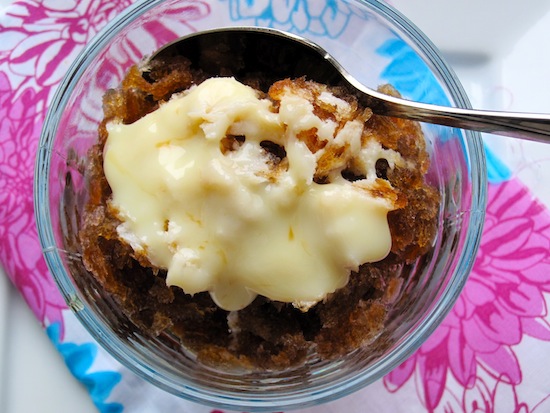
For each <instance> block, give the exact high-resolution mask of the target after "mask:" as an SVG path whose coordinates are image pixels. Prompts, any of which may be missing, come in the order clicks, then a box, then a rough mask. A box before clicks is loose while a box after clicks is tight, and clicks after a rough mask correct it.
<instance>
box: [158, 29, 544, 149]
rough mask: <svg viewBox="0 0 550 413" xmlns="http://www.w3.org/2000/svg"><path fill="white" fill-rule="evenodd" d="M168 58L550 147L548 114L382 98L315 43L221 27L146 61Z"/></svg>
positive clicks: (213, 71) (212, 72)
mask: <svg viewBox="0 0 550 413" xmlns="http://www.w3.org/2000/svg"><path fill="white" fill-rule="evenodd" d="M168 55H180V56H185V57H187V58H188V59H189V60H190V61H191V62H192V64H193V65H195V67H196V68H200V69H202V70H204V71H205V72H206V73H208V74H209V75H211V76H219V75H223V74H224V73H231V74H232V75H234V76H235V77H237V78H242V77H246V76H249V75H251V74H255V73H261V74H262V76H263V77H264V79H265V80H266V83H267V84H271V83H273V82H275V81H277V80H280V79H284V78H298V77H302V76H305V77H306V78H308V79H310V80H314V81H316V82H319V83H324V84H327V85H330V86H346V87H347V88H348V89H350V90H352V91H354V92H356V94H357V96H358V98H359V101H360V102H361V103H362V104H363V105H364V106H368V107H370V108H371V109H372V111H373V112H374V113H376V114H378V115H384V116H393V117H398V118H404V119H410V120H416V121H421V122H426V123H433V124H438V125H445V126H451V127H457V128H461V129H469V130H474V131H478V132H486V133H493V134H497V135H505V136H511V137H515V138H521V139H527V140H533V141H539V142H544V143H550V115H544V114H531V113H511V112H495V111H482V110H473V109H463V108H453V107H446V106H437V105H431V104H425V103H419V102H413V101H410V100H405V99H401V98H397V97H394V96H388V95H385V94H383V93H380V92H378V91H376V90H373V89H371V88H369V87H367V86H365V85H363V84H361V83H360V82H359V81H357V80H356V79H355V78H354V77H353V76H352V75H351V74H350V73H348V72H347V71H346V69H345V68H344V67H343V66H342V65H341V64H340V63H339V62H338V61H337V60H336V59H334V58H333V57H332V56H331V55H330V54H329V53H328V52H327V51H326V50H324V49H323V48H322V47H321V46H319V45H318V44H316V43H314V42H312V41H310V40H308V39H306V38H304V37H301V36H298V35H296V34H291V33H287V32H283V31H280V30H276V29H271V28H264V27H226V28H219V29H212V30H207V31H202V32H197V33H193V34H190V35H188V36H184V37H182V38H180V39H177V40H175V41H173V42H171V43H169V44H167V45H166V46H164V47H163V48H162V49H160V50H159V51H158V52H157V53H155V54H154V55H152V56H151V59H152V60H155V59H162V58H163V57H165V56H168Z"/></svg>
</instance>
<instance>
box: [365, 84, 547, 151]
mask: <svg viewBox="0 0 550 413" xmlns="http://www.w3.org/2000/svg"><path fill="white" fill-rule="evenodd" d="M369 95H371V91H369ZM369 103H370V104H371V107H372V108H373V111H374V112H375V113H378V114H380V115H387V116H395V117H398V118H405V119H411V120H417V121H420V122H427V123H435V124H438V125H445V126H452V127H457V128H461V129H469V130H475V131H478V132H486V133H493V134H496V135H504V136H510V137H514V138H521V139H527V140H531V141H536V142H543V143H550V115H548V114H535V113H514V112H497V111H488V110H475V109H462V108H452V107H446V106H437V105H429V104H425V103H418V102H412V101H409V100H405V99H399V98H394V97H392V96H386V95H382V94H380V97H378V92H375V94H374V96H373V95H371V100H370V101H369Z"/></svg>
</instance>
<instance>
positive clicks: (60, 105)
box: [33, 0, 487, 412]
mask: <svg viewBox="0 0 550 413" xmlns="http://www.w3.org/2000/svg"><path fill="white" fill-rule="evenodd" d="M165 1H166V0H144V1H141V2H136V3H134V4H133V5H131V6H130V7H128V8H127V9H125V10H124V11H123V12H121V13H120V14H118V15H117V16H116V17H115V18H114V19H113V20H111V21H110V22H109V23H108V24H107V25H106V26H105V27H104V28H103V29H102V30H101V31H100V32H99V33H98V34H97V35H96V36H95V37H94V39H93V40H92V41H91V42H90V43H88V44H87V45H86V46H85V47H84V48H83V49H82V51H81V52H80V54H79V55H78V57H77V58H76V60H75V61H74V62H73V63H72V64H71V65H70V67H69V69H68V70H67V74H66V75H65V77H64V78H63V80H62V81H61V83H60V84H59V87H58V88H57V90H56V92H55V94H54V96H53V99H52V101H51V103H50V107H49V110H48V113H47V115H46V118H45V120H44V126H43V128H42V133H41V136H40V141H39V147H38V152H37V158H36V163H35V178H34V188H33V191H34V211H35V217H36V225H37V229H38V236H39V240H40V244H41V245H42V250H43V255H44V257H45V260H46V264H47V267H48V269H49V271H50V273H51V274H52V276H53V278H54V280H55V282H56V284H57V285H58V288H59V289H60V291H61V293H62V295H63V297H64V298H65V300H66V302H67V304H68V306H69V307H70V308H72V309H73V310H74V313H75V314H76V317H77V318H78V320H79V321H80V323H81V324H82V325H83V326H84V327H85V328H86V329H87V330H88V332H90V333H91V335H92V337H93V338H94V339H95V340H96V341H97V342H98V343H99V344H100V345H101V346H102V347H103V348H104V349H106V350H107V352H108V353H109V354H110V355H111V356H113V357H114V358H115V359H116V360H117V361H118V362H119V363H121V364H122V365H123V366H125V367H126V368H128V369H129V370H131V371H133V372H134V373H136V374H137V375H138V376H140V377H142V378H146V379H147V380H148V381H150V382H152V383H153V384H155V385H156V386H158V387H160V388H162V389H164V390H165V391H168V392H170V393H173V394H176V395H178V396H180V397H182V398H185V399H187V400H190V401H193V402H197V403H202V404H208V405H211V406H213V407H217V408H222V409H236V408H241V409H248V410H253V411H266V412H268V411H272V410H273V409H295V408H303V407H307V406H312V405H318V404H321V403H325V402H328V401H333V400H335V399H338V398H341V397H343V396H346V395H349V394H351V393H353V392H355V391H357V390H359V389H361V388H363V387H365V386H366V385H368V384H371V383H372V382H374V381H375V380H377V379H378V378H380V377H383V376H384V375H386V374H387V373H389V372H390V371H391V370H393V369H394V368H395V367H397V366H398V365H399V364H400V363H401V362H403V361H404V360H405V359H406V358H408V357H409V356H410V355H412V353H413V352H414V351H416V350H417V349H418V348H419V347H420V345H421V344H422V342H424V341H425V339H427V337H428V336H429V335H430V334H431V333H432V332H433V331H434V330H435V329H436V328H437V327H438V326H439V324H440V323H441V321H443V319H444V318H445V316H446V315H447V314H448V313H449V311H450V310H451V308H452V307H453V305H454V303H455V302H456V300H457V299H458V296H459V295H460V293H461V291H462V289H463V287H464V285H465V283H466V281H467V278H468V274H469V273H470V271H471V269H472V267H473V264H474V261H475V256H476V252H477V249H478V247H479V244H480V240H481V234H482V227H483V222H484V217H485V207H486V202H487V199H486V198H487V194H486V189H485V188H486V186H487V179H486V164H485V154H484V149H483V145H482V141H481V136H480V134H479V133H477V132H472V131H464V133H465V135H466V136H465V137H464V138H463V141H464V144H465V146H466V147H467V148H468V149H467V151H466V154H467V155H468V156H470V161H471V162H470V165H469V167H470V170H471V172H470V177H471V178H472V181H471V185H472V193H471V196H472V200H471V205H472V210H471V211H470V214H469V217H468V222H469V224H468V228H467V231H466V236H465V238H466V239H467V242H465V248H463V250H462V251H461V253H460V254H459V256H458V257H457V261H458V266H457V268H456V269H455V271H454V272H455V274H454V275H453V277H452V278H451V280H450V282H449V283H448V284H447V285H446V286H445V288H444V289H443V291H442V293H441V295H442V296H446V297H447V300H441V301H439V302H438V303H437V304H436V305H435V306H434V307H433V309H432V312H431V313H430V314H429V315H428V316H427V317H426V319H425V320H424V322H423V323H422V325H420V326H419V327H418V329H417V331H416V332H415V334H414V337H413V336H410V337H407V339H406V340H404V341H403V342H401V343H399V344H398V345H397V346H396V347H395V349H394V351H393V352H392V353H391V354H390V355H389V357H387V358H385V359H384V360H382V361H377V362H376V363H374V364H373V365H372V366H370V367H369V370H374V374H373V375H372V376H371V377H370V378H369V379H368V380H367V379H365V377H364V375H358V376H356V377H351V378H348V379H347V380H343V381H341V382H340V383H339V386H338V388H337V389H336V390H330V389H329V390H327V389H323V390H322V391H319V392H311V391H310V392H308V393H302V392H301V393H300V394H299V395H298V396H294V395H291V396H285V397H282V398H281V397H278V398H277V399H276V400H264V399H258V398H256V397H254V396H257V395H252V396H249V395H247V394H246V395H243V394H240V395H239V394H234V395H233V396H230V397H228V396H224V395H212V394H210V393H209V392H208V389H207V388H198V389H197V388H193V387H190V386H189V385H181V386H180V388H179V389H174V388H173V383H171V382H170V383H168V382H167V381H166V380H163V379H161V378H159V377H157V375H156V374H155V372H154V371H153V372H152V371H151V369H150V368H148V367H147V366H146V365H145V364H138V363H136V360H134V359H132V358H131V357H128V354H127V350H126V349H125V348H124V346H123V345H122V343H121V342H119V341H120V340H116V341H115V340H111V339H110V337H109V336H108V335H107V334H105V332H108V331H109V329H108V328H106V327H105V325H104V324H103V323H102V321H101V320H98V317H97V315H96V314H94V313H93V312H92V311H91V310H90V309H88V308H87V307H85V306H84V305H83V304H82V302H81V299H80V298H79V296H78V293H77V292H76V291H77V290H76V289H75V287H74V286H73V285H72V283H71V282H70V276H69V275H68V274H67V273H66V271H65V269H64V265H63V261H62V259H61V256H60V255H59V253H58V251H57V249H56V246H55V245H56V244H55V238H54V233H53V229H52V228H51V225H50V223H51V222H50V216H51V215H50V204H49V199H50V194H49V175H50V162H49V157H50V155H51V154H52V144H53V140H54V138H55V136H56V135H57V126H58V125H59V121H60V120H61V117H62V115H63V109H64V108H65V107H66V106H67V104H68V100H69V97H70V93H68V92H70V91H71V90H72V89H73V88H74V86H75V85H76V84H77V82H78V80H79V79H80V78H81V77H82V75H83V74H84V72H85V70H86V69H87V67H88V65H89V63H90V62H91V61H93V59H94V58H95V57H96V56H97V55H98V54H99V53H100V51H101V50H102V49H103V48H104V46H106V45H107V43H108V42H109V41H110V40H111V39H112V38H113V37H114V36H115V35H116V34H118V32H119V31H120V30H122V28H123V27H124V26H125V25H126V23H129V22H131V21H132V20H133V19H134V18H136V17H139V16H140V15H142V14H144V13H146V12H147V11H149V10H150V9H152V8H154V7H156V6H158V5H160V4H162V3H164V2H165ZM355 1H357V2H358V3H361V4H362V5H364V6H366V7H367V8H368V9H370V10H371V11H372V12H373V13H375V14H376V15H377V16H378V15H380V16H381V17H382V18H383V19H385V20H388V21H391V22H392V23H393V24H394V25H396V26H397V27H398V28H399V29H400V30H401V31H402V32H403V33H405V34H406V35H407V36H409V37H410V38H411V39H412V40H414V41H415V46H416V47H417V48H418V50H419V51H420V52H421V53H422V54H423V55H424V56H426V58H427V59H428V60H427V61H426V63H427V64H430V68H431V69H432V70H433V71H435V72H437V73H438V74H439V75H440V76H441V77H442V79H443V80H444V82H445V86H446V88H447V89H448V93H449V94H450V95H451V96H452V98H453V100H454V102H455V104H456V105H457V106H461V107H465V108H470V107H471V105H470V102H469V100H468V98H467V95H466V93H465V91H464V89H463V87H462V85H461V84H460V82H459V80H458V78H457V77H456V75H455V74H454V71H453V70H452V69H451V67H450V66H449V65H448V64H447V63H446V62H445V60H444V59H443V57H442V56H441V54H440V53H439V51H438V49H437V48H436V47H435V45H434V44H433V43H432V42H431V41H430V40H429V39H428V38H427V37H426V35H424V34H423V33H422V32H421V31H420V30H419V29H418V28H417V27H416V26H415V25H414V24H413V23H412V22H411V21H410V20H408V19H407V18H406V17H405V16H403V15H402V14H401V13H400V12H398V11H397V10H395V9H394V8H393V7H391V6H389V5H387V4H385V3H383V2H381V1H379V0H355ZM50 125H54V126H55V127H53V128H52V127H50ZM59 270H61V271H62V273H64V275H62V276H59V275H58V273H57V271H59ZM450 292H453V293H452V294H450ZM92 327H95V328H92ZM98 328H99V330H98ZM171 384H172V385H171ZM243 396H244V397H243Z"/></svg>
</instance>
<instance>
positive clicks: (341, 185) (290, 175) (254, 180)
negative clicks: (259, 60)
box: [104, 78, 402, 310]
mask: <svg viewBox="0 0 550 413" xmlns="http://www.w3.org/2000/svg"><path fill="white" fill-rule="evenodd" d="M320 99H322V100H323V102H325V103H328V104H332V105H333V106H334V107H335V108H336V110H338V111H342V110H344V111H345V110H348V109H349V104H348V103H347V102H345V101H343V100H341V99H339V98H337V97H335V96H333V95H332V94H329V93H327V92H323V94H322V95H321V96H320ZM346 105H347V106H346ZM346 108H348V109H346ZM336 127H337V125H336V123H335V122H334V121H329V120H322V119H320V118H319V117H317V116H316V115H315V114H314V113H313V106H312V104H311V103H310V102H309V101H308V100H307V99H306V98H304V97H301V96H298V95H296V94H293V93H291V91H289V92H288V93H286V94H285V95H284V97H283V98H282V99H281V103H280V109H279V112H278V113H277V112H275V110H274V109H273V104H272V103H271V101H269V100H267V99H259V98H258V93H257V92H256V91H255V90H254V89H251V88H249V87H247V86H244V85H242V84H241V83H239V82H237V81H236V80H234V79H232V78H212V79H209V80H207V81H205V82H203V83H202V84H200V85H199V86H196V87H193V88H191V89H190V90H188V91H187V92H185V93H182V94H180V95H178V96H176V97H174V98H172V99H171V100H170V101H169V102H167V103H165V104H163V105H162V106H161V107H160V108H159V109H157V110H156V111H154V112H153V113H151V114H148V115H146V116H144V117H143V118H141V119H140V120H138V121H136V122H134V123H133V124H130V125H123V124H120V123H110V124H109V125H108V132H109V137H108V139H107V143H106V145H105V151H104V169H105V176H106V177H107V180H108V182H109V184H110V186H111V188H112V191H113V195H112V200H111V206H112V207H113V208H115V209H116V211H118V212H117V213H118V216H119V218H120V219H121V220H122V222H123V223H122V224H121V225H120V226H119V228H118V233H119V236H120V237H121V238H122V239H124V240H125V241H126V242H128V243H129V244H130V245H131V246H132V248H133V249H134V250H135V251H136V253H138V254H143V255H145V256H146V257H147V259H148V260H149V261H150V262H151V264H153V265H154V266H157V267H159V268H163V269H166V270H167V272H168V275H167V279H166V282H167V284H168V285H175V286H179V287H181V288H182V289H183V290H184V291H185V292H186V293H188V294H195V293H199V292H203V291H208V292H210V294H211V296H212V298H213V299H214V301H215V302H216V303H217V304H218V305H219V306H220V307H221V308H224V309H226V310H238V309H241V308H243V307H245V306H247V305H248V304H249V303H250V302H251V301H252V300H253V299H254V298H255V297H256V295H257V294H261V295H263V296H266V297H268V298H270V299H272V300H276V301H283V302H290V303H294V305H295V306H296V307H298V308H301V309H303V310H307V308H309V307H310V306H312V305H314V304H315V303H317V302H318V301H320V300H322V299H323V298H325V297H326V295H327V294H329V293H331V292H334V291H335V290H336V289H338V288H341V287H343V286H344V285H345V284H346V283H347V281H348V277H349V274H350V271H352V270H357V269H358V267H359V265H360V264H362V263H365V262H374V261H378V260H381V259H383V258H384V257H385V256H386V255H387V254H388V252H389V251H390V247H391V236H390V231H389V227H388V223H387V212H388V211H390V210H392V209H394V206H393V204H392V203H391V202H390V201H389V200H386V199H384V198H380V197H379V198H375V197H373V196H372V195H371V194H370V192H369V191H368V190H366V189H365V187H368V182H374V180H375V179H376V177H375V169H374V168H375V166H374V165H375V163H376V160H377V159H379V158H385V159H387V160H388V163H389V164H390V166H392V167H393V165H394V164H395V163H399V162H402V159H401V158H400V156H399V154H398V153H396V152H393V151H389V150H385V149H383V148H382V147H381V146H380V144H379V143H377V142H370V143H368V144H366V145H363V147H362V146H361V133H362V127H363V126H362V122H360V121H349V122H348V123H347V124H346V125H344V127H342V128H340V129H339V130H338V132H336ZM311 128H316V129H317V132H318V135H319V137H320V139H322V140H326V141H327V142H329V144H328V145H327V147H328V146H330V144H334V145H340V146H342V145H346V147H348V148H349V149H350V150H354V151H355V153H356V154H359V155H358V156H359V158H358V160H356V163H357V164H358V165H359V167H360V168H361V169H362V172H363V173H364V174H365V176H366V178H365V179H364V180H360V181H357V182H353V183H352V182H349V181H347V180H345V179H343V178H342V177H341V175H339V174H333V176H331V180H330V182H328V183H325V184H317V183H315V182H314V181H313V176H314V173H315V170H316V165H317V161H318V159H319V158H320V157H321V156H322V154H323V153H324V152H323V150H320V151H317V152H316V153H312V152H311V151H310V150H309V149H308V147H307V146H306V144H305V143H304V142H302V141H301V140H299V139H298V138H297V134H298V133H299V132H300V131H304V130H308V129H311ZM335 133H336V136H334V135H335ZM228 135H234V136H244V142H242V144H240V145H237V146H236V147H235V148H233V149H232V150H228V151H223V150H222V149H221V141H222V139H224V138H225V137H226V136H228ZM262 141H271V142H274V143H276V144H278V145H280V146H282V147H284V149H285V151H286V159H287V161H288V165H287V166H285V167H284V168H278V169H277V170H275V167H274V165H273V159H272V156H271V155H270V154H269V153H268V152H266V151H265V150H264V149H263V148H262V146H261V145H260V143H261V142H262Z"/></svg>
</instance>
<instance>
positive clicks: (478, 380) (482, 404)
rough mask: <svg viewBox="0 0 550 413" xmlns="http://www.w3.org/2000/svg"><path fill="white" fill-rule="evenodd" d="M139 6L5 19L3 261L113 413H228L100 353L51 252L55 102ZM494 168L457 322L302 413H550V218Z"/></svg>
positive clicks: (20, 2) (392, 49)
mask: <svg viewBox="0 0 550 413" xmlns="http://www.w3.org/2000/svg"><path fill="white" fill-rule="evenodd" d="M130 3H131V2H130V1H129V0H123V1H119V2H112V1H108V0H83V1H76V0H75V1H69V0H58V1H54V0H44V1H38V0H37V1H32V0H16V1H15V2H14V3H13V4H12V5H11V6H9V7H7V8H6V9H4V10H2V11H0V261H1V263H2V265H3V267H4V268H5V270H6V273H7V274H8V276H9V277H10V279H11V280H12V282H13V283H14V284H15V286H16V287H17V288H18V290H19V291H20V292H21V294H22V296H23V297H24V299H25V300H26V302H27V304H28V305H29V307H30V308H31V309H32V311H33V312H34V313H35V315H36V317H37V318H38V320H40V322H41V323H42V324H43V326H44V328H45V330H46V333H47V334H48V336H49V337H50V339H51V340H52V342H53V344H54V345H55V346H56V347H57V349H58V350H59V352H60V353H61V354H62V356H63V357H64V359H65V361H66V364H67V367H68V368H69V369H70V371H71V372H72V373H73V375H74V376H75V378H76V379H77V380H80V381H81V382H82V383H83V384H84V385H85V386H86V387H87V388H88V390H89V393H90V397H91V398H92V400H93V402H94V403H95V405H96V406H97V408H98V410H99V411H100V412H103V413H107V412H109V413H111V412H112V413H115V412H148V413H154V412H165V411H175V410H176V409H177V411H178V412H189V413H214V412H216V413H220V411H219V410H212V408H208V407H204V406H198V405H196V404H193V403H190V402H187V401H184V400H181V399H178V398H176V397H174V396H171V395H169V394H167V393H164V392H163V391H161V390H158V389H157V388H155V387H153V386H152V385H150V384H148V383H146V382H144V381H142V380H141V379H139V378H137V377H136V376H134V375H133V374H132V373H131V372H129V371H128V370H126V369H125V368H123V367H122V366H120V365H119V364H118V363H117V362H116V361H115V360H113V359H112V358H111V357H110V356H109V355H108V354H106V353H105V352H104V351H103V350H102V349H101V348H99V347H98V345H97V344H96V343H95V342H94V341H93V339H92V338H91V337H90V336H89V334H88V333H87V332H86V331H85V330H84V329H83V327H82V326H80V324H79V323H78V322H77V321H76V318H75V317H74V315H73V314H72V312H71V311H69V310H68V309H67V307H66V305H65V302H64V300H63V299H62V297H61V295H60V293H59V292H58V290H57V288H56V286H55V284H54V282H53V280H52V277H51V275H50V274H49V273H48V270H47V268H46V265H45V262H44V260H43V257H42V253H41V249H40V245H39V242H38V236H37V232H36V228H35V221H34V216H33V201H32V192H33V172H34V161H35V153H36V149H37V144H38V139H39V134H40V129H41V127H42V124H43V121H44V117H45V112H46V110H47V108H48V102H49V101H50V99H51V97H52V93H53V91H54V90H55V88H56V86H57V85H58V83H59V82H60V80H61V78H62V76H63V75H64V73H65V72H66V70H67V68H68V65H69V64H70V62H71V61H72V60H73V59H74V58H75V57H76V55H77V53H78V52H79V51H80V50H81V49H82V47H83V46H84V45H85V44H86V43H87V42H88V41H89V40H90V39H91V38H92V36H93V35H94V34H96V33H97V32H98V31H99V30H100V29H101V28H102V27H103V26H104V25H105V24H106V22H108V21H110V20H111V19H112V18H113V17H114V16H116V15H117V14H118V13H120V12H121V11H122V10H123V9H124V8H125V7H126V6H128V5H129V4H130ZM310 3H311V4H310ZM275 4H276V6H275ZM330 4H331V2H327V3H326V5H325V6H323V7H319V2H315V1H313V0H301V1H300V0H296V1H287V2H278V1H276V0H272V1H269V0H264V1H244V0H243V1H240V0H213V1H211V2H206V1H199V0H189V1H188V2H186V6H185V7H184V8H182V10H181V13H186V14H185V15H186V22H187V24H188V25H189V26H190V27H194V24H195V22H199V21H200V20H201V19H202V18H204V17H205V16H206V15H208V14H209V13H210V11H211V8H212V7H228V8H230V10H231V13H232V16H233V17H234V18H235V19H237V20H238V19H245V18H246V19H261V21H262V22H263V24H267V25H277V24H281V25H282V24H283V23H284V24H285V25H287V26H288V25H289V24H290V25H294V26H295V27H297V28H298V29H300V30H301V31H310V32H312V33H316V34H319V33H320V32H322V31H323V30H325V31H326V32H327V33H326V35H328V36H332V37H337V36H339V35H340V33H341V32H342V31H343V29H344V27H345V25H346V24H347V20H348V19H349V17H350V15H349V13H350V12H349V10H347V11H346V10H330V13H327V12H326V11H327V9H328V8H330V7H331V6H330ZM308 5H309V6H310V7H306V6H308ZM314 5H315V6H317V7H314ZM327 16H330V19H331V24H330V25H327V24H325V21H324V19H326V18H329V17H327ZM409 52H410V50H408V49H404V48H403V47H402V45H400V44H396V43H392V44H387V45H385V47H384V48H383V49H381V50H380V53H385V54H386V55H387V56H389V57H394V58H395V57H396V56H397V55H399V54H403V53H404V54H407V53H409ZM402 57H403V56H401V58H402ZM411 58H413V59H414V56H413V57H411ZM400 76H401V75H400V74H399V73H398V72H394V71H392V65H391V63H390V64H389V65H388V67H387V68H386V71H385V77H386V79H387V80H388V81H389V82H391V83H394V84H396V85H398V84H399V82H400V81H402V79H401V78H400ZM411 93H413V94H414V91H411ZM417 98H420V97H419V96H417ZM489 160H490V165H489V171H490V178H491V184H490V186H489V205H488V210H487V219H486V224H485V228H484V233H483V238H482V244H481V248H480V250H479V255H478V257H477V260H476V263H475V266H474V269H473V272H472V274H471V276H470V278H469V281H468V283H467V284H466V287H465V289H464V291H463V293H462V295H461V296H460V298H459V300H458V302H457V303H456V305H455V306H454V308H453V310H452V311H451V313H450V314H449V315H448V317H447V318H446V319H445V320H444V322H443V323H442V325H441V326H440V327H439V328H438V329H437V330H436V332H435V333H434V334H433V335H432V336H431V337H430V338H429V339H428V340H427V341H426V342H425V344H423V345H422V347H421V348H420V349H419V350H418V351H417V352H416V353H415V354H414V355H413V356H412V357H410V358H409V359H408V360H407V361H405V362H404V363H403V364H402V365H401V366H399V367H398V368H396V369H395V370H394V371H392V372H391V373H390V374H388V375H387V376H386V377H384V378H383V379H381V380H379V381H378V382H376V383H374V384H372V385H371V386H369V387H367V388H365V389H363V390H361V391H359V392H356V393H355V394H353V395H351V396H348V397H346V398H343V399H341V400H338V401H335V402H332V403H329V404H326V405H323V406H318V407H315V408H310V409H306V410H302V412H343V411H345V412H351V413H354V412H364V411H376V412H400V411H403V412H405V411H406V412H455V413H458V412H473V411H480V412H493V411H494V412H521V413H528V412H531V413H542V412H547V411H550V387H549V384H548V383H549V381H548V380H547V381H544V380H538V379H537V378H538V377H539V374H542V373H543V372H544V371H545V370H546V366H545V365H544V362H546V360H548V358H549V356H550V324H549V322H548V317H547V316H548V313H547V304H548V302H549V299H548V297H549V295H548V293H549V292H550V254H549V253H548V251H550V214H549V213H548V211H547V210H546V209H545V208H544V207H543V206H542V205H541V204H540V203H539V202H537V201H536V200H535V199H534V198H533V197H532V195H531V194H530V192H529V191H528V189H527V188H526V187H525V186H524V185H523V184H522V183H521V182H519V181H518V180H515V179H513V178H510V173H509V171H508V170H507V169H506V167H504V166H503V165H502V164H500V163H499V162H498V160H497V159H494V158H492V157H490V158H489ZM545 377H548V374H546V376H545ZM548 378H549V379H550V377H548Z"/></svg>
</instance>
